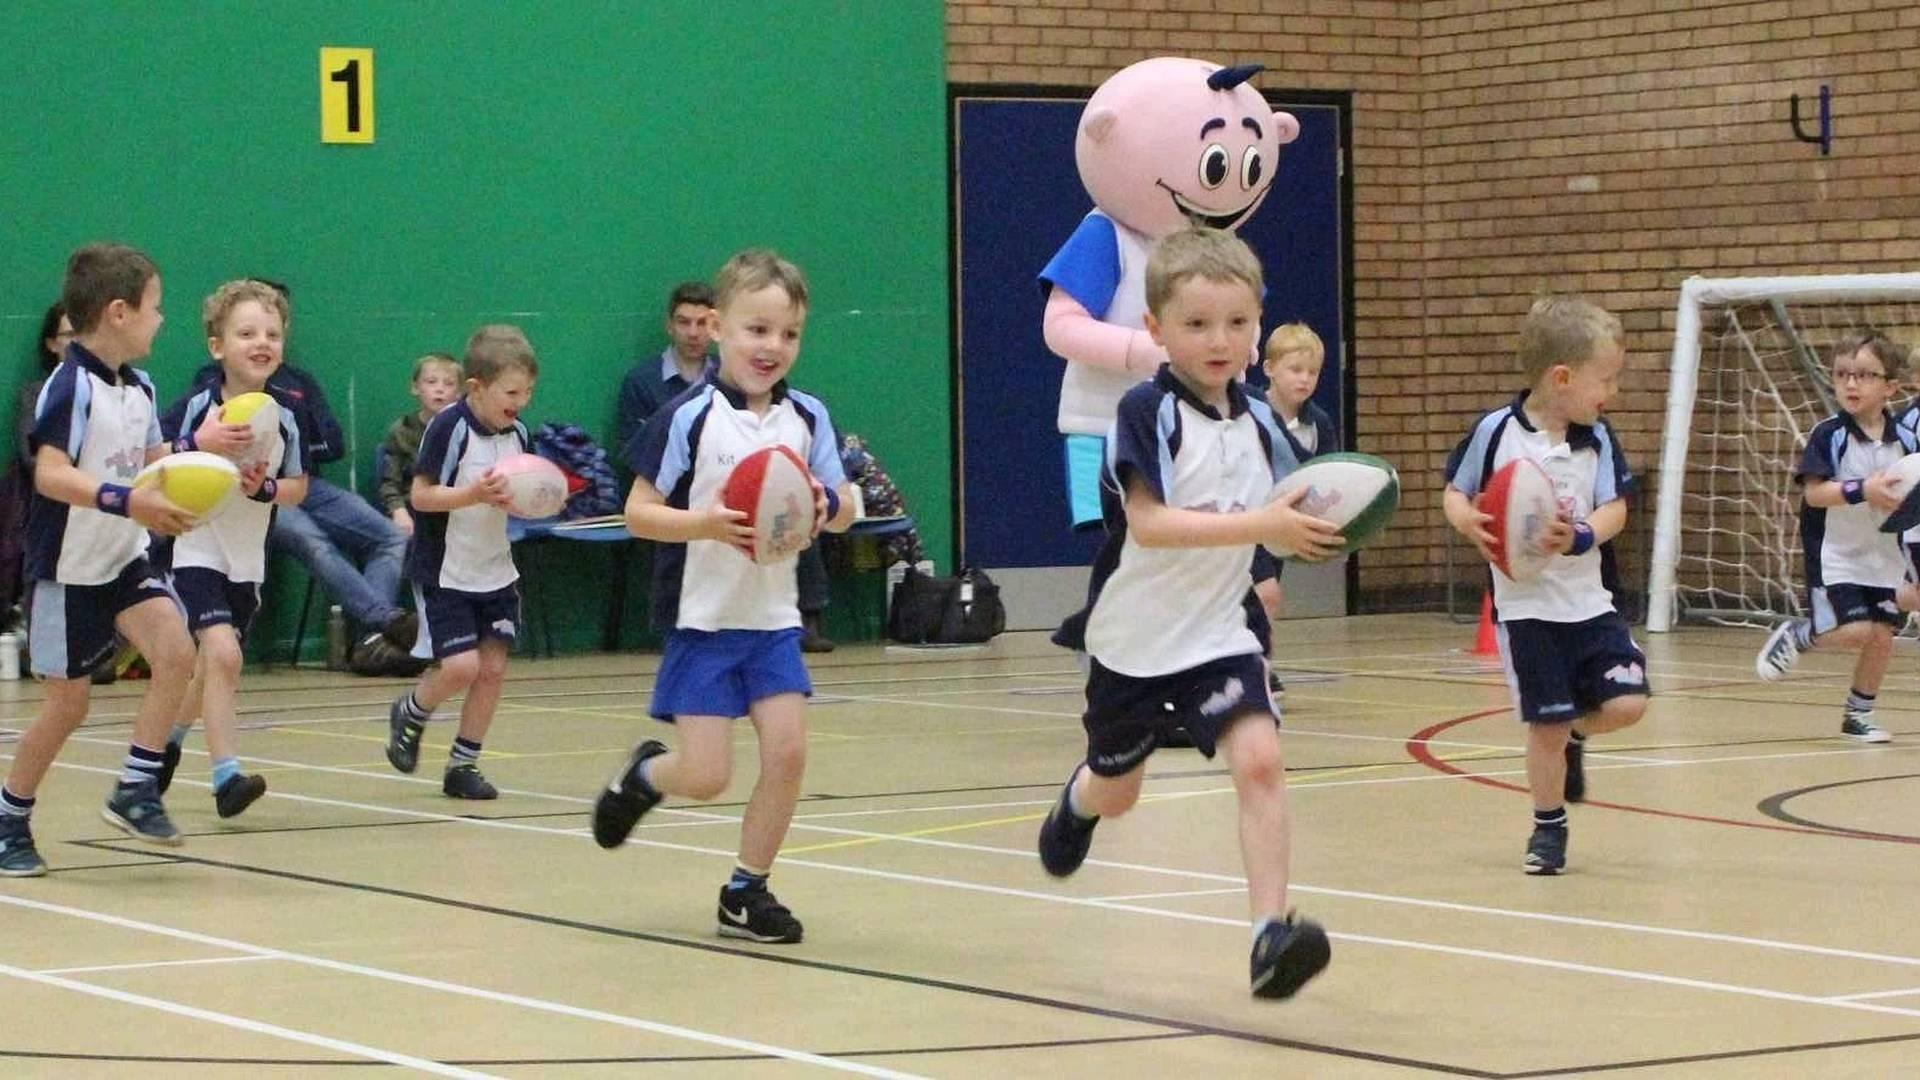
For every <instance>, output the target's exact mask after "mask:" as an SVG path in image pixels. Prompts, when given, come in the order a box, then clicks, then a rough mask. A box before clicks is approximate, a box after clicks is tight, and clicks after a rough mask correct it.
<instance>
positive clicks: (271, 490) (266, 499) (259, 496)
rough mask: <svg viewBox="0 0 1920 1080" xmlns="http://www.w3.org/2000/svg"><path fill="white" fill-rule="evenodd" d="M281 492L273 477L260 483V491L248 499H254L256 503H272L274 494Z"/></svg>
mask: <svg viewBox="0 0 1920 1080" xmlns="http://www.w3.org/2000/svg"><path fill="white" fill-rule="evenodd" d="M279 490H280V484H279V483H278V482H277V481H275V480H274V478H273V477H271V476H269V477H267V478H266V479H265V480H262V481H260V490H258V491H256V492H254V493H253V494H251V495H249V496H247V498H249V499H252V500H253V501H254V502H261V503H270V502H272V501H273V496H274V494H275V493H277V492H278V491H279Z"/></svg>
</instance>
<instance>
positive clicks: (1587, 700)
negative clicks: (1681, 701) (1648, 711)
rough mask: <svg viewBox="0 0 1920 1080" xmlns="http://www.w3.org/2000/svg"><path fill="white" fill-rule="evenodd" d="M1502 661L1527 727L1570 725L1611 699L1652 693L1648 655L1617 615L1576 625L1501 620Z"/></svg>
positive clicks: (1515, 700)
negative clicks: (1648, 681) (1636, 642)
mask: <svg viewBox="0 0 1920 1080" xmlns="http://www.w3.org/2000/svg"><path fill="white" fill-rule="evenodd" d="M1500 663H1501V664H1502V665H1503V666H1505V667H1506V669H1507V688H1508V689H1509V690H1511V691H1513V702H1514V705H1513V707H1514V709H1515V710H1516V711H1518V712H1519V714H1520V719H1521V720H1524V721H1526V722H1527V723H1529V724H1564V723H1569V722H1571V721H1572V720H1574V719H1575V718H1576V717H1579V716H1584V715H1585V714H1587V713H1590V712H1592V711H1594V710H1595V709H1598V708H1599V707H1600V705H1601V703H1602V702H1605V701H1608V700H1610V699H1612V698H1617V697H1627V696H1629V695H1632V694H1647V693H1650V692H1651V690H1650V689H1649V687H1648V686H1647V656H1646V654H1645V653H1643V652H1641V651H1640V646H1638V645H1635V644H1634V643H1633V633H1632V632H1631V631H1630V630H1628V629H1627V620H1625V619H1623V618H1621V617H1620V613H1619V612H1617V611H1610V612H1608V613H1606V614H1605V615H1600V616H1596V617H1594V618H1591V619H1588V620H1587V621H1585V622H1577V623H1561V622H1546V621H1543V620H1540V619H1515V620H1513V621H1512V622H1503V623H1501V624H1500Z"/></svg>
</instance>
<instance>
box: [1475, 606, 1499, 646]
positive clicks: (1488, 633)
mask: <svg viewBox="0 0 1920 1080" xmlns="http://www.w3.org/2000/svg"><path fill="white" fill-rule="evenodd" d="M1473 655H1475V656H1499V655H1500V639H1499V637H1498V636H1496V635H1495V634H1494V632H1493V593H1492V592H1491V591H1489V592H1484V593H1481V594H1480V632H1479V633H1478V634H1475V635H1474V638H1473Z"/></svg>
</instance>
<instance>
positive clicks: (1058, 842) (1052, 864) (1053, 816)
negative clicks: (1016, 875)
mask: <svg viewBox="0 0 1920 1080" xmlns="http://www.w3.org/2000/svg"><path fill="white" fill-rule="evenodd" d="M1084 768H1086V766H1085V765H1081V766H1080V768H1078V769H1075V770H1073V775H1072V776H1069V777H1067V784H1066V786H1065V787H1063V788H1061V789H1060V799H1059V801H1057V802H1055V803H1054V804H1053V810H1052V811H1051V812H1050V813H1048V814H1047V820H1045V821H1043V822H1041V823H1040V865H1041V866H1044V867H1046V868H1047V873H1049V874H1052V875H1053V876H1054V877H1066V876H1067V875H1068V874H1071V873H1073V872H1074V871H1075V870H1078V869H1080V864H1081V863H1083V862H1086V861H1087V850H1088V849H1089V848H1091V847H1093V827H1094V826H1095V825H1098V824H1100V819H1099V818H1089V819H1082V818H1080V817H1078V816H1076V815H1075V814H1074V812H1073V811H1072V810H1071V809H1069V808H1068V806H1067V792H1069V791H1072V790H1073V782H1074V780H1075V779H1076V778H1078V777H1079V775H1080V769H1084Z"/></svg>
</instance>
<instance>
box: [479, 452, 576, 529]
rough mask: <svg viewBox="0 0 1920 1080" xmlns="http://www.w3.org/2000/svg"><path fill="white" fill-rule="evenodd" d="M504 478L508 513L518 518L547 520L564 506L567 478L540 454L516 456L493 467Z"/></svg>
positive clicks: (565, 502) (557, 467)
mask: <svg viewBox="0 0 1920 1080" xmlns="http://www.w3.org/2000/svg"><path fill="white" fill-rule="evenodd" d="M491 471H492V472H493V473H494V474H495V475H496V476H504V477H506V478H507V513H509V514H512V515H513V516H514V517H520V518H550V517H552V516H554V515H555V514H558V513H559V512H560V511H561V509H562V508H563V507H565V506H566V505H567V474H566V473H563V472H561V471H560V466H558V465H555V464H554V463H553V462H551V461H548V460H547V459H546V458H543V457H541V456H540V455H539V454H515V455H514V456H513V457H510V458H507V459H506V460H504V461H501V462H499V463H498V464H496V465H494V467H493V469H492V470H491Z"/></svg>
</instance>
